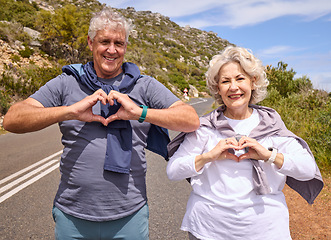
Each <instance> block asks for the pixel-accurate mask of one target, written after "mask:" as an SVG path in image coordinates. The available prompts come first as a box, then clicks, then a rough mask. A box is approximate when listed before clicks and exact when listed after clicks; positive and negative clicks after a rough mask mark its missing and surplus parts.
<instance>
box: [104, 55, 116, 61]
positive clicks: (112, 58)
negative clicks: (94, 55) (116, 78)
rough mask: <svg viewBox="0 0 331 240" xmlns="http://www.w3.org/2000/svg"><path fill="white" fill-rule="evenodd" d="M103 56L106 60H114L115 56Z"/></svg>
mask: <svg viewBox="0 0 331 240" xmlns="http://www.w3.org/2000/svg"><path fill="white" fill-rule="evenodd" d="M104 58H105V59H106V60H108V61H114V60H116V58H114V57H106V56H104Z"/></svg>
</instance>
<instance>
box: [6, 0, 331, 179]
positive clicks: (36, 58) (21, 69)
mask: <svg viewBox="0 0 331 240" xmlns="http://www.w3.org/2000/svg"><path fill="white" fill-rule="evenodd" d="M0 4H1V6H2V8H1V9H0V43H1V44H0V54H1V59H0V73H1V75H0V115H3V114H5V113H6V111H7V110H8V108H9V107H10V105H11V104H13V103H14V102H15V101H18V100H21V99H24V98H26V97H27V96H29V95H30V94H31V93H33V92H34V91H36V90H37V89H38V88H39V87H40V86H42V85H43V84H44V83H45V82H47V81H48V80H50V79H51V78H53V77H55V76H56V75H58V74H59V73H61V67H62V66H63V65H65V64H69V63H77V62H80V63H85V62H87V61H90V60H91V53H90V51H89V50H88V48H87V42H86V37H87V29H88V24H89V19H90V17H91V14H92V12H94V11H97V10H98V9H101V8H102V7H103V5H102V4H100V3H99V2H98V1H95V0H70V1H61V0H44V1H41V0H35V1H31V3H30V1H28V0H16V1H12V0H0ZM115 10H116V11H120V12H121V13H122V14H123V15H124V16H125V17H127V18H130V19H131V20H132V22H133V24H134V26H135V28H134V31H133V32H132V34H131V37H130V39H129V42H130V43H129V46H128V51H127V55H126V61H131V62H134V63H136V64H137V65H138V66H139V67H140V69H141V71H142V73H143V74H147V75H151V76H153V77H155V78H156V79H158V80H159V81H160V82H162V83H163V84H164V85H165V86H167V87H168V88H169V89H170V90H171V91H172V92H174V93H175V94H176V95H178V96H181V95H182V91H183V89H184V88H187V89H189V90H190V93H191V94H193V93H195V94H194V95H195V96H196V95H198V96H206V95H208V90H207V88H206V82H205V72H206V70H207V65H208V62H209V60H210V59H211V57H212V56H213V55H215V54H217V53H218V52H219V51H221V50H222V49H223V48H224V47H225V46H227V45H229V44H231V43H230V42H228V41H227V40H226V39H222V38H221V36H217V34H216V33H213V32H206V31H202V30H199V29H195V28H191V27H189V26H186V27H181V26H179V25H178V24H176V23H175V22H173V21H171V20H170V19H169V18H168V17H166V16H163V15H161V14H159V13H153V12H150V11H136V10H135V9H133V8H128V9H115ZM267 75H268V79H269V80H270V86H269V96H268V98H267V99H266V100H264V101H263V102H262V103H261V104H262V105H265V106H269V107H272V108H275V109H276V110H277V111H278V112H279V114H280V115H281V116H282V117H283V119H284V122H285V124H286V125H287V127H288V128H289V129H290V130H292V131H293V132H294V133H296V134H297V135H299V136H301V137H303V138H304V139H305V140H307V142H308V144H309V146H310V147H311V149H312V151H313V153H314V155H315V158H316V161H317V163H318V165H319V167H320V168H321V169H322V171H323V173H325V174H326V173H328V172H330V168H331V167H330V166H331V160H330V157H329V156H330V154H331V137H330V136H331V129H330V125H331V124H330V123H331V102H330V93H328V92H325V91H321V90H317V89H314V88H313V86H312V83H311V81H310V79H309V77H307V76H304V77H302V78H296V79H295V78H294V75H295V71H294V70H293V69H291V68H289V66H288V65H287V64H286V63H283V62H280V63H279V64H278V65H277V66H268V67H267ZM191 96H192V95H191ZM0 123H1V122H0Z"/></svg>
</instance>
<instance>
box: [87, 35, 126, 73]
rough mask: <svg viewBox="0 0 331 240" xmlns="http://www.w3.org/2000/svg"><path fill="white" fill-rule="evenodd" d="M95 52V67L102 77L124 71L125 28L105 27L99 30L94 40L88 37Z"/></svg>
mask: <svg viewBox="0 0 331 240" xmlns="http://www.w3.org/2000/svg"><path fill="white" fill-rule="evenodd" d="M87 41H88V45H89V48H90V50H91V51H92V53H93V63H94V69H95V71H96V73H97V76H98V77H100V78H106V79H107V78H113V77H116V76H117V75H118V74H120V73H121V72H122V68H121V66H122V63H123V61H124V55H125V53H126V46H127V43H126V40H125V31H124V29H115V30H114V29H113V30H112V29H104V30H100V31H98V32H97V35H96V36H95V37H94V40H93V42H92V40H91V39H90V38H89V37H88V39H87Z"/></svg>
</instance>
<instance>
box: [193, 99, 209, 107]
mask: <svg viewBox="0 0 331 240" xmlns="http://www.w3.org/2000/svg"><path fill="white" fill-rule="evenodd" d="M207 101H208V100H207V99H204V98H200V101H198V102H195V103H190V104H189V105H191V106H192V105H195V104H199V103H203V102H207Z"/></svg>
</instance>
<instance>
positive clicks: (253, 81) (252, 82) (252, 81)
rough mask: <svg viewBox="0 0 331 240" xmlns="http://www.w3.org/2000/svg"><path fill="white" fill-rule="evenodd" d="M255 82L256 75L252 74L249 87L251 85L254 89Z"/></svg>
mask: <svg viewBox="0 0 331 240" xmlns="http://www.w3.org/2000/svg"><path fill="white" fill-rule="evenodd" d="M255 82H256V77H255V76H254V77H252V78H251V87H252V90H255V84H254V83H255Z"/></svg>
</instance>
